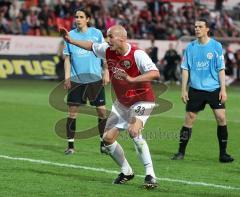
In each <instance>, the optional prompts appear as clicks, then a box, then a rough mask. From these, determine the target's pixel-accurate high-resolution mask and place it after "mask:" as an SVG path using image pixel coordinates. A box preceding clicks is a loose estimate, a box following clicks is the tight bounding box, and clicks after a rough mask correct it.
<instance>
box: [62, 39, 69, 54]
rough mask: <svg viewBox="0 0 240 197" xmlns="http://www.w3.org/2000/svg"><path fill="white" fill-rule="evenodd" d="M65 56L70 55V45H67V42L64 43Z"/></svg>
mask: <svg viewBox="0 0 240 197" xmlns="http://www.w3.org/2000/svg"><path fill="white" fill-rule="evenodd" d="M63 54H64V55H70V51H69V43H67V42H66V41H64V48H63Z"/></svg>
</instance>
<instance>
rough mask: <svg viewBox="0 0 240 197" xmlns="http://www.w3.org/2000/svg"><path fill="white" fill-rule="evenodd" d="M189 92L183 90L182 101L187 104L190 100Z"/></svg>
mask: <svg viewBox="0 0 240 197" xmlns="http://www.w3.org/2000/svg"><path fill="white" fill-rule="evenodd" d="M188 100H189V98H188V92H187V91H182V101H183V102H184V103H185V104H186V103H187V102H188Z"/></svg>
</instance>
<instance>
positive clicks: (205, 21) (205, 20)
mask: <svg viewBox="0 0 240 197" xmlns="http://www.w3.org/2000/svg"><path fill="white" fill-rule="evenodd" d="M196 21H201V22H204V23H205V25H206V27H208V28H210V24H209V22H208V20H207V19H206V18H198V19H197V20H196Z"/></svg>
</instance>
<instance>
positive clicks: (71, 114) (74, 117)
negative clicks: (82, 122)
mask: <svg viewBox="0 0 240 197" xmlns="http://www.w3.org/2000/svg"><path fill="white" fill-rule="evenodd" d="M68 117H69V118H73V119H76V118H77V113H76V112H69V114H68Z"/></svg>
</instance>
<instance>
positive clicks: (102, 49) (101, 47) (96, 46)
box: [92, 42, 109, 59]
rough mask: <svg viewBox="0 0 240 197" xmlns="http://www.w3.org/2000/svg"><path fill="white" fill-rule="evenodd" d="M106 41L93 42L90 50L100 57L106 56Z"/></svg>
mask: <svg viewBox="0 0 240 197" xmlns="http://www.w3.org/2000/svg"><path fill="white" fill-rule="evenodd" d="M108 47H109V46H108V43H106V42H104V43H93V45H92V50H93V52H94V54H95V55H96V56H97V57H100V58H102V59H105V58H106V50H107V48H108Z"/></svg>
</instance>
